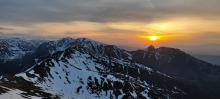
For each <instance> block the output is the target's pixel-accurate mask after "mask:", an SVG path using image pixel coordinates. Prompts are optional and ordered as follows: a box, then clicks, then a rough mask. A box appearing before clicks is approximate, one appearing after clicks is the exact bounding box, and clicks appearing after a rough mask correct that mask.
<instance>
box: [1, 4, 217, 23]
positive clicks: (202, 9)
mask: <svg viewBox="0 0 220 99" xmlns="http://www.w3.org/2000/svg"><path fill="white" fill-rule="evenodd" d="M219 4H220V1H219V0H62V1H61V0H0V12H1V14H0V22H6V23H8V22H9V23H10V22H13V23H16V22H20V23H29V22H57V21H58V22H66V21H97V22H109V21H111V22H112V21H152V20H157V19H163V18H167V17H174V16H178V15H179V16H182V15H184V16H187V15H189V16H198V15H201V14H202V15H206V16H218V15H219V12H220V9H219ZM207 13H208V14H207ZM198 17H200V16H198Z"/></svg>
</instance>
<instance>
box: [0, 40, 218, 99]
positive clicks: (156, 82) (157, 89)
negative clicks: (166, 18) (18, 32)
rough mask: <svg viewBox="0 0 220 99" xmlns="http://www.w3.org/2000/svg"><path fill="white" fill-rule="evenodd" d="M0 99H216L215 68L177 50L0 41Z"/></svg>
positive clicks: (91, 42)
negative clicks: (130, 49) (129, 49)
mask: <svg viewBox="0 0 220 99" xmlns="http://www.w3.org/2000/svg"><path fill="white" fill-rule="evenodd" d="M0 55H1V58H0V66H1V67H0V72H1V75H2V76H1V80H0V98H4V99H8V98H16V99H18V98H46V99H47V98H52V99H57V98H58V99H59V98H61V99H79V98H81V99H219V98H220V85H219V83H220V67H219V66H217V65H213V64H210V63H207V62H205V61H202V60H200V59H197V58H195V57H193V56H191V55H189V54H187V53H185V52H183V51H181V50H179V49H174V48H167V47H160V48H155V47H154V46H149V47H148V48H146V49H143V50H136V51H127V50H125V49H121V48H118V47H117V46H114V45H108V44H103V43H101V42H97V41H94V40H90V39H87V38H78V39H73V38H63V39H60V40H57V41H41V40H39V41H38V40H23V39H2V40H0Z"/></svg>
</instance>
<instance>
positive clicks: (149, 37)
mask: <svg viewBox="0 0 220 99" xmlns="http://www.w3.org/2000/svg"><path fill="white" fill-rule="evenodd" d="M148 39H149V40H151V41H156V40H158V36H148Z"/></svg>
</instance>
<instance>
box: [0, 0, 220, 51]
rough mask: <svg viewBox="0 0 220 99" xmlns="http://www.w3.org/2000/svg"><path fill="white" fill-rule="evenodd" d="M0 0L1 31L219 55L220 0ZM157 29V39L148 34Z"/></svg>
mask: <svg viewBox="0 0 220 99" xmlns="http://www.w3.org/2000/svg"><path fill="white" fill-rule="evenodd" d="M22 1H24V0H21V1H20V2H15V1H14V2H12V1H11V0H8V1H4V2H3V1H0V11H1V13H2V14H0V36H11V37H13V36H20V37H26V36H27V37H30V38H31V37H38V38H39V37H40V38H61V37H73V38H78V37H87V38H91V39H94V40H97V41H100V42H104V43H109V44H115V45H119V46H122V47H124V48H127V49H131V50H134V49H139V48H146V47H147V46H148V45H150V44H154V45H156V46H168V47H176V48H180V49H183V50H185V51H187V52H190V53H196V54H204V53H205V54H212V55H216V54H218V55H220V53H219V52H220V39H219V38H220V28H219V26H220V15H219V12H220V10H219V4H220V1H219V0H157V1H155V0H154V1H153V0H137V1H134V0H111V1H109V0H101V1H100V0H90V1H89V2H88V1H87V2H85V1H83V0H73V1H69V0H64V1H63V2H58V1H56V0H55V1H53V3H50V2H49V3H47V1H43V0H39V1H33V0H31V1H28V2H22ZM149 35H157V36H160V38H159V39H158V40H157V41H154V42H152V41H150V40H148V39H146V38H143V37H144V36H149Z"/></svg>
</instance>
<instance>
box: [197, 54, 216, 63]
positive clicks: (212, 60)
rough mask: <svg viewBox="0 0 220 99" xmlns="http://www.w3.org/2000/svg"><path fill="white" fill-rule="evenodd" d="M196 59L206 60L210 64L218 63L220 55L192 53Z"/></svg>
mask: <svg viewBox="0 0 220 99" xmlns="http://www.w3.org/2000/svg"><path fill="white" fill-rule="evenodd" d="M193 56H195V57H196V58H198V59H201V60H204V61H207V62H209V63H212V64H216V65H220V56H214V55H193Z"/></svg>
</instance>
